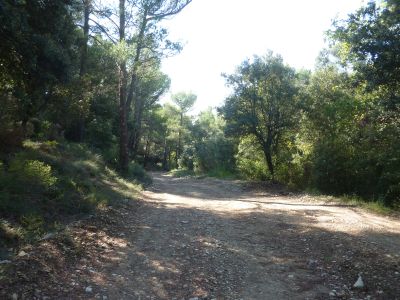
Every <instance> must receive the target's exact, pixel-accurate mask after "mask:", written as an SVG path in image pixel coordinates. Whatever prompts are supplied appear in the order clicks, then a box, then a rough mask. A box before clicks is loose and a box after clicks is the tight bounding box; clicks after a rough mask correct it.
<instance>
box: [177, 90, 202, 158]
mask: <svg viewBox="0 0 400 300" xmlns="http://www.w3.org/2000/svg"><path fill="white" fill-rule="evenodd" d="M196 99H197V96H196V95H195V94H192V93H185V92H180V93H177V94H174V95H172V101H173V102H174V103H175V104H176V105H177V106H178V108H179V129H178V146H177V152H176V160H177V162H178V159H179V157H180V156H181V154H182V145H181V143H182V130H183V118H184V116H185V114H186V113H187V112H188V111H189V110H190V109H191V108H192V107H193V105H194V103H195V102H196Z"/></svg>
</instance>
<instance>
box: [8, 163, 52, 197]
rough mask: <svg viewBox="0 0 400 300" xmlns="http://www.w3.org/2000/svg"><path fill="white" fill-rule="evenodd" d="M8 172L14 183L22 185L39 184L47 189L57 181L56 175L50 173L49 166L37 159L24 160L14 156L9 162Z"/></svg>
mask: <svg viewBox="0 0 400 300" xmlns="http://www.w3.org/2000/svg"><path fill="white" fill-rule="evenodd" d="M8 172H9V173H10V174H11V176H12V180H13V181H14V184H18V185H21V186H24V187H25V188H26V187H27V185H28V186H29V185H31V186H34V187H36V186H41V187H43V188H44V189H46V190H49V189H50V188H51V187H52V186H54V184H55V183H56V182H57V177H55V176H53V175H52V172H51V166H49V165H47V164H45V163H43V162H41V161H38V160H25V159H24V158H23V157H22V158H21V157H20V156H16V157H15V158H14V159H13V160H12V161H11V162H10V166H9V169H8Z"/></svg>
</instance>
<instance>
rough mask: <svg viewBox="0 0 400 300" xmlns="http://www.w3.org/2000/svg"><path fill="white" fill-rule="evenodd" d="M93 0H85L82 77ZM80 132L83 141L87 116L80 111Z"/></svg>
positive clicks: (80, 73) (79, 138)
mask: <svg viewBox="0 0 400 300" xmlns="http://www.w3.org/2000/svg"><path fill="white" fill-rule="evenodd" d="M91 1H92V0H83V39H82V45H81V63H80V69H79V76H80V78H82V77H83V76H84V75H85V74H86V69H87V52H88V41H89V17H90V6H91ZM78 122H79V124H78V125H79V128H78V130H79V132H78V140H79V141H80V142H82V141H83V139H84V137H85V116H84V115H83V114H82V112H81V113H80V116H79V121H78Z"/></svg>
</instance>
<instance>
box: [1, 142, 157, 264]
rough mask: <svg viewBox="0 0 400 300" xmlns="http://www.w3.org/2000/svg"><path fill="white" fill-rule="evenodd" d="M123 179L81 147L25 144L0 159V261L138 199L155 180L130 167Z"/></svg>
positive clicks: (62, 144) (138, 167)
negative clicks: (84, 218) (75, 222)
mask: <svg viewBox="0 0 400 300" xmlns="http://www.w3.org/2000/svg"><path fill="white" fill-rule="evenodd" d="M130 171H131V172H130V176H129V178H128V179H124V178H122V177H121V176H119V175H118V173H117V172H116V171H114V170H113V169H111V168H109V167H107V165H106V164H105V163H104V161H103V158H102V157H101V156H100V155H98V154H96V153H94V152H92V151H90V150H89V149H88V148H87V147H86V146H85V145H82V144H69V143H57V142H33V141H25V142H24V144H23V148H22V149H21V150H20V151H18V152H17V153H15V154H14V155H5V154H2V155H1V156H0V259H1V258H2V257H5V256H6V253H5V252H6V251H4V249H6V248H10V247H18V245H21V244H23V243H26V242H32V241H35V240H37V239H39V238H41V237H42V236H43V235H44V234H45V233H46V232H49V231H56V230H59V229H60V228H61V227H62V225H61V224H63V223H65V222H67V221H68V220H71V219H73V218H77V217H79V216H80V215H84V214H88V213H92V212H93V211H95V210H96V209H101V208H102V207H105V206H107V205H111V204H114V203H117V202H118V201H120V200H122V199H124V200H125V199H134V197H135V196H136V195H137V194H138V192H139V191H140V190H141V184H142V183H146V184H148V183H150V181H151V179H150V178H149V177H148V175H147V174H146V173H145V172H144V171H143V169H141V167H140V166H139V165H131V167H130Z"/></svg>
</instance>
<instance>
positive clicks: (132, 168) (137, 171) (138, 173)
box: [128, 162, 152, 185]
mask: <svg viewBox="0 0 400 300" xmlns="http://www.w3.org/2000/svg"><path fill="white" fill-rule="evenodd" d="M128 177H129V178H130V179H134V180H137V181H138V182H141V183H143V184H146V185H149V184H151V182H152V179H151V177H150V176H149V175H148V174H147V173H146V171H145V170H144V168H143V167H142V166H141V165H139V164H138V163H136V162H130V163H129V167H128Z"/></svg>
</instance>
